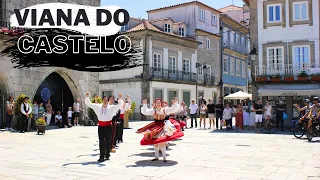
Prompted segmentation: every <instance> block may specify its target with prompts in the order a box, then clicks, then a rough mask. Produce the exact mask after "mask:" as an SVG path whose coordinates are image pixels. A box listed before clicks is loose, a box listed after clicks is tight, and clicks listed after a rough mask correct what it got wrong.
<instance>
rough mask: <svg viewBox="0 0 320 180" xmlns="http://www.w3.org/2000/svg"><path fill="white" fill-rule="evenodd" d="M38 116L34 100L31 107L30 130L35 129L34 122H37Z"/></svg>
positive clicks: (37, 106)
mask: <svg viewBox="0 0 320 180" xmlns="http://www.w3.org/2000/svg"><path fill="white" fill-rule="evenodd" d="M38 115H39V105H38V103H37V101H36V100H34V101H33V107H32V119H31V128H32V129H36V121H37V120H38V117H39V116H38Z"/></svg>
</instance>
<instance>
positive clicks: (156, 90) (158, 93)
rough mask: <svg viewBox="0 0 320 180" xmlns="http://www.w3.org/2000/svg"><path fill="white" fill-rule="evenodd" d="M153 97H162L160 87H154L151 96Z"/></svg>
mask: <svg viewBox="0 0 320 180" xmlns="http://www.w3.org/2000/svg"><path fill="white" fill-rule="evenodd" d="M153 98H154V99H157V98H160V99H163V97H162V90H160V89H155V90H154V97H153Z"/></svg>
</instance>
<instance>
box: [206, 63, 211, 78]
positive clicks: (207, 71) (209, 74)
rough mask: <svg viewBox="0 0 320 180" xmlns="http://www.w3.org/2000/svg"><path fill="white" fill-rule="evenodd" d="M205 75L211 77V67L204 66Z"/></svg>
mask: <svg viewBox="0 0 320 180" xmlns="http://www.w3.org/2000/svg"><path fill="white" fill-rule="evenodd" d="M206 75H207V76H211V65H206Z"/></svg>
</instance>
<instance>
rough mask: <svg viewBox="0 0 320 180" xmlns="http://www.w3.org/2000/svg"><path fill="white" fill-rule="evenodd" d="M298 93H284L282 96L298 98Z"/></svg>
mask: <svg viewBox="0 0 320 180" xmlns="http://www.w3.org/2000/svg"><path fill="white" fill-rule="evenodd" d="M297 95H298V93H294V92H284V93H282V94H281V96H297Z"/></svg>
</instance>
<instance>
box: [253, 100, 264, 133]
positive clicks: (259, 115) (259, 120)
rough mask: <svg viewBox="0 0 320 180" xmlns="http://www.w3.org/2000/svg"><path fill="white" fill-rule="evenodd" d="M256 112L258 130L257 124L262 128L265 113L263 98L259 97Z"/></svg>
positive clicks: (255, 107)
mask: <svg viewBox="0 0 320 180" xmlns="http://www.w3.org/2000/svg"><path fill="white" fill-rule="evenodd" d="M254 109H255V112H256V119H255V121H256V123H255V130H256V132H258V129H257V126H259V129H261V124H262V115H263V106H262V104H261V100H260V99H258V101H257V104H256V105H255V106H254Z"/></svg>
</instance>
